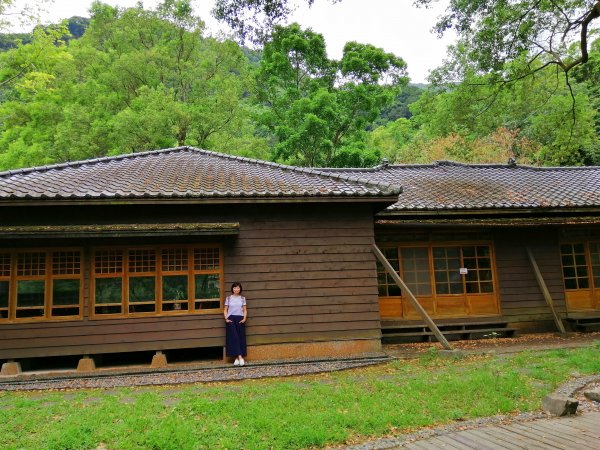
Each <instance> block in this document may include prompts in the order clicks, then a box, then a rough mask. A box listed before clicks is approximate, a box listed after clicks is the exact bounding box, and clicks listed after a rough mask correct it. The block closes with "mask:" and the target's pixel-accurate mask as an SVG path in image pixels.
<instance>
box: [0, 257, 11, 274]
mask: <svg viewBox="0 0 600 450" xmlns="http://www.w3.org/2000/svg"><path fill="white" fill-rule="evenodd" d="M0 277H10V253H0Z"/></svg>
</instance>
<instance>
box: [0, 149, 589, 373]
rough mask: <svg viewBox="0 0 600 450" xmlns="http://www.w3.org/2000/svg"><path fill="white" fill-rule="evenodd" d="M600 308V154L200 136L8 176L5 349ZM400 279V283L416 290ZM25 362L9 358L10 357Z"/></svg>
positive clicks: (284, 342)
mask: <svg viewBox="0 0 600 450" xmlns="http://www.w3.org/2000/svg"><path fill="white" fill-rule="evenodd" d="M374 243H376V244H377V246H378V247H379V248H380V249H381V250H382V251H383V253H384V254H385V256H386V258H387V260H388V261H389V262H390V263H391V264H392V265H393V266H394V268H395V269H396V271H397V272H398V274H399V275H400V276H401V278H402V279H403V280H404V282H405V283H406V284H407V286H408V288H409V290H410V291H411V292H412V293H413V294H414V295H415V296H416V297H417V299H418V301H419V303H420V304H421V305H422V306H423V307H424V308H425V310H426V311H427V312H428V313H429V315H430V316H431V317H432V318H433V319H434V320H435V321H436V323H438V324H439V325H440V326H443V327H445V328H444V329H445V332H446V333H448V334H455V335H457V336H463V335H470V334H472V333H477V332H480V333H486V332H490V331H493V330H499V331H502V330H504V331H506V330H513V329H519V328H521V329H525V328H527V329H531V330H536V329H538V330H539V329H551V327H552V326H553V319H554V316H553V314H552V309H551V308H550V306H549V302H550V304H551V305H553V307H554V310H555V312H556V314H557V315H558V316H559V317H558V318H559V320H560V321H561V323H562V321H564V320H565V319H566V320H571V321H572V322H573V326H574V327H580V328H581V329H585V327H587V326H589V325H591V324H594V323H597V322H598V319H597V318H598V317H600V168H598V167H584V168H533V167H525V166H518V165H515V164H508V165H464V164H457V163H449V162H438V163H435V164H431V165H412V166H411V165H408V166H395V165H389V164H383V165H381V166H378V167H376V168H373V169H343V170H335V169H322V170H314V169H303V168H298V167H290V166H283V165H279V164H274V163H269V162H263V161H256V160H250V159H247V158H240V157H233V156H228V155H223V154H218V153H213V152H208V151H203V150H198V149H194V148H190V147H180V148H174V149H166V150H159V151H153V152H144V153H137V154H130V155H125V156H118V157H109V158H101V159H95V160H88V161H80V162H74V163H66V164H59V165H53V166H47V167H38V168H32V169H23V170H14V171H9V172H4V173H0V362H3V363H4V362H7V361H13V360H16V361H19V360H22V359H27V358H35V357H47V356H58V355H77V356H83V355H90V356H95V355H102V354H107V353H111V354H112V353H120V352H138V351H151V352H161V351H167V352H168V351H169V350H172V349H199V351H201V349H210V348H212V349H221V348H222V347H223V345H224V320H223V315H222V311H223V301H224V297H225V295H226V294H227V290H228V288H229V286H230V285H231V283H232V282H234V281H239V282H241V283H242V284H243V286H244V295H246V297H247V298H248V309H249V320H248V325H247V334H248V344H249V358H250V359H269V358H271V359H273V358H275V359H279V358H286V357H315V356H348V355H355V354H364V353H370V352H376V351H379V350H380V348H381V337H382V331H383V333H384V336H391V335H404V336H407V337H419V336H427V335H430V334H431V333H430V332H429V331H428V330H427V329H426V328H424V325H423V322H422V320H421V318H420V317H419V316H418V315H417V313H416V312H415V310H414V309H413V308H412V307H411V306H410V304H409V302H408V301H407V296H406V295H403V293H402V292H401V290H400V288H399V287H398V286H397V285H396V283H395V282H393V281H392V280H391V278H390V276H389V275H388V274H386V273H385V271H384V270H383V268H382V267H381V266H380V265H378V264H377V263H376V259H375V256H374V254H373V244H374ZM405 294H406V293H405ZM10 364H12V363H10Z"/></svg>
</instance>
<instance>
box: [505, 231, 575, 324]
mask: <svg viewBox="0 0 600 450" xmlns="http://www.w3.org/2000/svg"><path fill="white" fill-rule="evenodd" d="M494 245H495V247H496V267H497V272H498V281H499V286H500V303H501V305H500V306H501V310H502V315H503V316H504V318H505V319H506V320H508V321H510V322H531V321H552V320H553V318H552V313H551V312H550V310H549V308H548V306H547V304H546V301H545V300H544V297H543V295H542V292H541V290H540V288H539V285H538V283H537V281H536V279H535V275H534V273H533V269H532V268H531V264H530V262H529V258H528V257H527V252H526V247H527V246H529V247H530V248H531V250H532V252H533V254H534V257H535V259H536V262H537V264H538V266H539V268H540V271H541V273H542V276H543V277H544V280H545V282H546V285H547V287H548V290H549V291H550V295H551V296H552V299H553V300H554V304H555V308H556V310H557V312H559V313H560V314H561V315H563V316H564V315H565V314H566V310H565V299H564V285H563V278H562V268H561V261H560V248H559V233H558V230H557V229H555V228H536V229H532V228H525V229H514V228H513V229H502V230H497V231H495V232H494Z"/></svg>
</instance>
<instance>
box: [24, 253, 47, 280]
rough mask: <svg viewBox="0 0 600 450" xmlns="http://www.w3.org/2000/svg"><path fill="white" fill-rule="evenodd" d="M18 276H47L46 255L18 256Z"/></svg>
mask: <svg viewBox="0 0 600 450" xmlns="http://www.w3.org/2000/svg"><path fill="white" fill-rule="evenodd" d="M17 275H18V276H25V277H31V276H43V275H46V253H44V252H27V253H19V254H17Z"/></svg>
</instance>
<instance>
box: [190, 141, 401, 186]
mask: <svg viewBox="0 0 600 450" xmlns="http://www.w3.org/2000/svg"><path fill="white" fill-rule="evenodd" d="M188 149H190V150H194V151H197V152H200V153H205V154H209V155H215V156H219V157H224V158H229V159H233V160H239V161H246V162H250V163H255V164H261V165H263V166H272V167H277V168H279V169H283V170H289V171H292V172H300V173H308V174H312V175H316V176H319V177H326V178H330V179H331V178H333V179H336V180H344V181H350V182H353V183H360V184H366V185H369V186H373V187H377V188H380V189H389V190H390V191H391V193H392V194H400V193H401V192H402V186H400V185H398V184H394V183H386V182H383V181H372V180H368V179H366V178H358V177H350V176H348V175H344V174H341V175H338V174H330V173H327V172H325V171H323V169H321V168H314V167H299V166H292V165H288V164H281V163H276V162H273V161H264V160H262V159H253V158H248V157H245V156H237V155H229V154H227V153H219V152H213V151H211V150H204V149H201V148H197V147H188Z"/></svg>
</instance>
